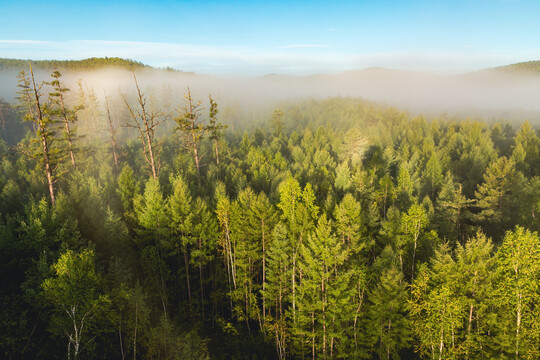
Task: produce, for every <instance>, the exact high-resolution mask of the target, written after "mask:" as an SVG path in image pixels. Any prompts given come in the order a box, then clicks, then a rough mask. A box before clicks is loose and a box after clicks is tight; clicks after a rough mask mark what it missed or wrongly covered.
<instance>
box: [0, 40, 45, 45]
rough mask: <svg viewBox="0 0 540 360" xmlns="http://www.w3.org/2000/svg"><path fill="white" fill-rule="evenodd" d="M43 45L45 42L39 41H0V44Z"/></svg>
mask: <svg viewBox="0 0 540 360" xmlns="http://www.w3.org/2000/svg"><path fill="white" fill-rule="evenodd" d="M2 43H4V44H45V43H47V41H40V40H1V39H0V44H2Z"/></svg>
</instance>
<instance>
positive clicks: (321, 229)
mask: <svg viewBox="0 0 540 360" xmlns="http://www.w3.org/2000/svg"><path fill="white" fill-rule="evenodd" d="M138 71H139V70H138V69H137V68H135V69H134V71H133V73H132V76H131V84H130V87H129V88H128V87H122V89H120V90H118V91H111V90H110V89H108V90H107V92H106V93H104V94H103V96H101V94H100V93H97V91H96V89H93V88H92V87H91V86H88V84H87V83H86V84H85V82H84V79H82V81H81V82H80V86H78V87H75V88H69V86H68V85H66V84H65V83H64V82H63V77H62V74H61V72H60V71H56V70H52V69H51V76H48V77H46V78H38V77H37V76H35V74H34V73H33V72H32V69H28V71H27V70H26V68H25V71H23V72H21V74H20V77H19V96H18V99H17V100H14V101H13V102H10V101H1V102H0V121H1V122H0V125H1V126H0V131H1V136H0V154H1V157H0V256H1V258H0V278H1V279H2V286H1V287H0V308H1V309H2V311H0V329H2V331H1V332H0V354H1V355H0V356H1V357H3V358H6V359H65V358H68V359H137V358H139V359H209V358H212V359H233V358H234V359H275V358H277V359H308V358H310V359H341V358H347V359H400V358H402V359H486V358H487V359H490V358H501V359H509V358H512V359H537V358H538V357H539V356H540V354H539V353H540V313H539V311H540V308H539V307H538V304H539V303H540V289H539V286H538V281H539V276H540V239H539V236H538V231H540V221H538V216H539V213H540V137H539V131H538V128H537V126H536V125H535V124H534V123H530V122H528V121H527V120H526V119H521V120H522V121H520V122H519V123H515V122H513V123H506V122H499V121H489V122H487V121H483V120H481V119H469V118H458V117H450V116H447V115H442V116H439V117H432V118H429V119H428V118H425V117H423V116H412V115H410V114H409V113H407V112H403V111H400V110H398V109H396V108H393V107H390V106H383V105H380V104H377V103H375V102H370V101H367V100H362V99H359V98H341V97H333V98H328V99H311V100H302V101H289V102H283V103H281V104H280V105H279V106H277V107H274V108H272V109H267V108H262V109H259V110H254V111H252V112H241V111H238V109H235V108H234V107H232V106H230V105H227V106H222V105H221V104H220V103H219V99H218V98H217V97H214V94H211V93H210V91H209V93H206V94H204V96H199V95H196V94H195V92H192V91H191V90H190V88H189V87H188V85H189V84H182V85H183V88H184V93H183V96H182V97H175V96H171V95H174V93H173V92H171V91H168V89H167V88H164V89H160V88H152V87H151V86H150V87H149V86H142V85H141V82H140V81H139V80H140V77H139V76H138ZM197 94H199V92H197Z"/></svg>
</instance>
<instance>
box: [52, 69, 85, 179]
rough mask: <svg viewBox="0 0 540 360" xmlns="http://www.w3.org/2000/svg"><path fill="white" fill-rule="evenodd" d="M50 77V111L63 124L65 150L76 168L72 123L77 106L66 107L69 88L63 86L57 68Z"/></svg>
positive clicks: (74, 120) (74, 136)
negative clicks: (51, 105) (73, 107)
mask: <svg viewBox="0 0 540 360" xmlns="http://www.w3.org/2000/svg"><path fill="white" fill-rule="evenodd" d="M51 77H52V78H53V79H54V80H53V81H51V82H50V85H51V86H52V87H53V92H51V93H49V98H50V99H52V104H53V105H54V107H52V109H51V113H52V115H54V116H56V117H58V118H59V119H60V122H62V123H63V125H64V132H65V133H64V137H65V139H66V141H67V144H68V146H67V150H68V152H69V157H70V159H71V165H73V167H74V168H77V164H76V162H75V148H76V146H75V141H76V138H77V135H76V132H75V129H73V126H72V124H73V123H75V122H76V121H77V111H78V110H79V108H75V109H69V108H68V107H67V104H66V94H67V93H68V92H69V89H68V88H66V87H64V84H63V83H62V82H61V80H60V78H61V77H62V74H60V72H59V71H58V70H55V71H54V72H53V73H52V74H51Z"/></svg>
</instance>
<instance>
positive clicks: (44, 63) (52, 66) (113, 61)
mask: <svg viewBox="0 0 540 360" xmlns="http://www.w3.org/2000/svg"><path fill="white" fill-rule="evenodd" d="M32 64H33V66H34V68H35V69H41V70H48V71H53V70H56V69H61V70H95V69H103V68H120V69H127V70H131V69H139V70H140V69H145V68H146V69H151V67H150V66H148V65H145V64H143V63H141V62H138V61H133V60H129V59H121V58H117V57H110V58H109V57H105V58H96V57H94V58H89V59H83V60H37V61H36V60H33V61H32ZM27 66H28V60H20V59H2V58H0V70H13V69H15V70H17V71H19V70H20V69H23V68H26V67H27Z"/></svg>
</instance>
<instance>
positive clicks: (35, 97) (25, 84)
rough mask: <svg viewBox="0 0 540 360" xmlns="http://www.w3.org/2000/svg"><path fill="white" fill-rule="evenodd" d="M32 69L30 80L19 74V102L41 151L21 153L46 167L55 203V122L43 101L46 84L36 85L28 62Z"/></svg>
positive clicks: (51, 195)
mask: <svg viewBox="0 0 540 360" xmlns="http://www.w3.org/2000/svg"><path fill="white" fill-rule="evenodd" d="M28 65H29V68H30V78H28V76H27V75H26V73H25V72H24V71H21V72H20V73H19V76H18V78H19V84H18V86H19V88H20V89H21V90H20V92H19V95H20V96H19V100H20V101H21V102H22V103H23V105H26V107H27V110H26V111H27V112H26V115H25V120H26V121H31V122H32V123H33V125H34V130H35V141H36V142H38V143H39V144H40V148H41V149H40V151H36V152H29V151H26V150H25V149H22V148H20V151H21V152H23V153H24V154H25V155H27V156H29V157H31V158H33V159H35V160H37V161H39V162H41V163H42V164H43V166H44V167H45V174H46V177H47V185H48V188H49V195H50V197H51V202H52V203H53V204H54V202H55V191H54V183H55V182H56V178H55V176H54V172H55V171H56V168H57V165H56V164H55V161H54V158H55V156H54V151H53V149H52V142H53V141H54V121H53V120H52V118H51V116H50V112H51V111H50V108H49V106H47V104H44V103H43V102H42V100H41V96H42V93H41V88H42V87H43V84H44V83H41V84H39V85H37V84H36V80H35V78H34V72H33V71H32V64H31V63H30V62H28Z"/></svg>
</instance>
